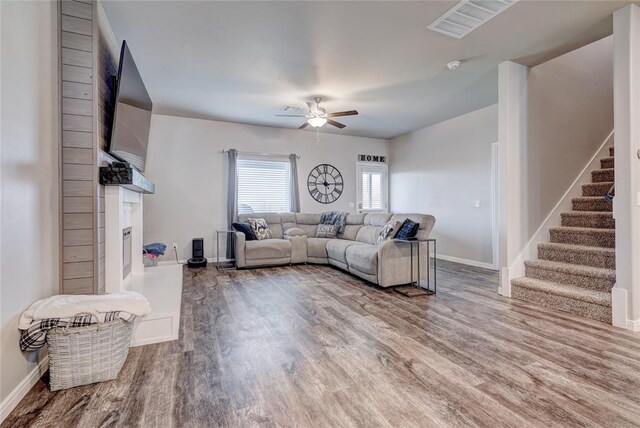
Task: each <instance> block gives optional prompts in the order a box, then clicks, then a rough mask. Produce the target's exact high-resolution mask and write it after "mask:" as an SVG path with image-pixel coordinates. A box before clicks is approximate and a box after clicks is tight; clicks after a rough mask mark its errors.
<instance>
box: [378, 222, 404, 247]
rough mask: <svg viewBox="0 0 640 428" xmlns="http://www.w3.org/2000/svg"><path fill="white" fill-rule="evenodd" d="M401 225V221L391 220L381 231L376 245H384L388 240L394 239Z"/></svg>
mask: <svg viewBox="0 0 640 428" xmlns="http://www.w3.org/2000/svg"><path fill="white" fill-rule="evenodd" d="M401 225H402V223H400V221H399V220H389V222H388V223H387V224H385V225H384V227H383V228H382V230H381V231H380V234H379V235H378V239H377V240H376V245H379V244H381V243H383V242H384V241H386V240H387V239H393V238H394V237H395V236H396V234H397V233H398V230H400V226H401Z"/></svg>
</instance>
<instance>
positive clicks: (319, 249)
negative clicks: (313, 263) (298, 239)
mask: <svg viewBox="0 0 640 428" xmlns="http://www.w3.org/2000/svg"><path fill="white" fill-rule="evenodd" d="M329 241H331V239H329V238H309V239H307V255H308V256H309V257H317V258H324V259H326V258H327V242H329Z"/></svg>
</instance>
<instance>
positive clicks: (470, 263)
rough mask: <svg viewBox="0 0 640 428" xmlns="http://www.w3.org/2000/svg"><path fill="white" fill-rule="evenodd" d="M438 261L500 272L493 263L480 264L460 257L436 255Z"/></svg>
mask: <svg viewBox="0 0 640 428" xmlns="http://www.w3.org/2000/svg"><path fill="white" fill-rule="evenodd" d="M436 259H438V260H446V261H448V262H454V263H460V264H463V265H468V266H475V267H479V268H483V269H491V270H498V268H497V267H495V266H494V265H493V264H492V263H485V262H478V261H476V260H469V259H462V258H460V257H453V256H447V255H445V254H438V255H436Z"/></svg>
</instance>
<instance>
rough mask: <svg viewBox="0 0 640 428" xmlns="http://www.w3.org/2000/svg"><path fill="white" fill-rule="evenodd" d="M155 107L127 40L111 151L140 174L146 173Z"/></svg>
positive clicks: (122, 51) (121, 53) (124, 46)
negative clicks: (141, 172)
mask: <svg viewBox="0 0 640 428" xmlns="http://www.w3.org/2000/svg"><path fill="white" fill-rule="evenodd" d="M152 107H153V103H152V102H151V98H150V97H149V93H148V92H147V88H145V86H144V82H143V81H142V77H140V72H138V67H136V63H135V62H134V61H133V56H131V52H130V51H129V47H128V46H127V42H126V41H123V42H122V49H121V51H120V66H119V67H118V80H117V86H116V100H115V110H114V114H113V126H112V129H111V140H110V141H109V152H110V153H112V154H113V155H114V156H115V157H117V158H120V159H121V160H124V161H126V162H129V163H131V164H132V165H133V166H135V167H136V168H138V170H140V171H144V167H145V161H146V158H147V144H148V142H149V127H150V125H151V109H152Z"/></svg>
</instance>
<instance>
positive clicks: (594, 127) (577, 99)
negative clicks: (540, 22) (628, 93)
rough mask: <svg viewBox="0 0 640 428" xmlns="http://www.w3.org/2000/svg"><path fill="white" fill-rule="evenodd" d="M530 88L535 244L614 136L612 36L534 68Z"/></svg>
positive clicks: (529, 224) (529, 220)
mask: <svg viewBox="0 0 640 428" xmlns="http://www.w3.org/2000/svg"><path fill="white" fill-rule="evenodd" d="M527 88H528V89H527V91H528V94H527V144H526V150H525V153H524V156H525V164H526V175H525V177H524V182H525V183H526V188H527V193H528V195H527V198H526V200H527V207H526V209H525V210H524V211H523V212H524V213H525V215H526V218H523V219H522V220H521V221H522V223H521V224H522V225H523V226H522V227H524V228H526V232H527V233H526V236H527V238H531V237H532V236H533V235H534V234H535V233H536V231H537V230H538V228H539V227H540V226H541V225H542V223H543V222H544V221H545V219H546V217H547V216H548V215H549V213H550V212H551V211H552V210H553V208H554V207H555V206H556V204H557V203H558V201H559V200H560V199H561V198H562V196H563V195H564V193H565V192H566V191H567V189H569V187H570V186H571V184H572V183H573V181H574V180H575V179H576V177H577V176H578V175H579V174H580V172H581V171H582V169H583V168H584V167H585V165H587V163H589V160H590V159H591V157H592V156H593V155H594V154H595V152H596V151H597V150H598V148H599V147H600V146H601V145H602V143H603V142H604V141H605V139H606V138H607V136H608V135H609V133H610V132H611V131H612V130H613V36H609V37H606V38H604V39H601V40H599V41H596V42H594V43H591V44H589V45H587V46H583V47H581V48H579V49H576V50H574V51H572V52H569V53H567V54H564V55H562V56H559V57H557V58H554V59H552V60H550V61H547V62H545V63H543V64H540V65H538V66H536V67H533V68H531V69H530V71H529V76H528V80H527Z"/></svg>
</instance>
